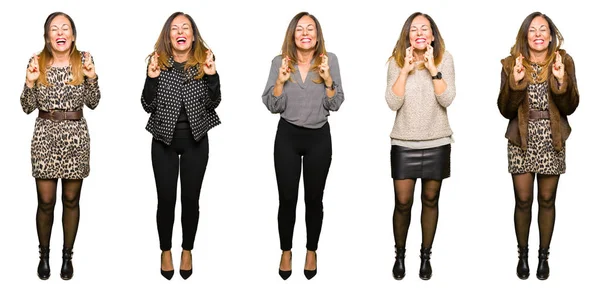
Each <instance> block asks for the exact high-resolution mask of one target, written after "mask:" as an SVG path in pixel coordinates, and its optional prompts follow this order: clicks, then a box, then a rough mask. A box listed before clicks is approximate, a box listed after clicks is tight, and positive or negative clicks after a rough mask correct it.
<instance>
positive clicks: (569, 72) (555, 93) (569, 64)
mask: <svg viewBox="0 0 600 292" xmlns="http://www.w3.org/2000/svg"><path fill="white" fill-rule="evenodd" d="M563 60H564V61H563V64H564V66H565V76H564V78H563V84H561V85H560V86H559V84H558V80H556V78H554V76H551V77H550V90H551V91H552V99H553V100H554V103H555V104H556V107H557V108H558V110H559V111H560V113H561V114H563V115H570V114H572V113H573V112H574V111H575V109H576V108H577V106H578V105H579V90H578V89H577V79H576V78H575V63H574V62H573V58H571V56H569V55H568V54H566V53H565V55H564V56H563Z"/></svg>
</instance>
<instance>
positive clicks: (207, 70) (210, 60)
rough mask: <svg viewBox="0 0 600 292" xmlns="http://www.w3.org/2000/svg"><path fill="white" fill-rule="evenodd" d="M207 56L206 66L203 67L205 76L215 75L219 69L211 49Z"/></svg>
mask: <svg viewBox="0 0 600 292" xmlns="http://www.w3.org/2000/svg"><path fill="white" fill-rule="evenodd" d="M206 54H207V55H206V60H205V61H204V66H202V69H203V70H204V74H206V75H215V74H216V73H217V67H216V66H215V60H214V55H213V52H212V51H211V50H210V49H209V50H208V51H206Z"/></svg>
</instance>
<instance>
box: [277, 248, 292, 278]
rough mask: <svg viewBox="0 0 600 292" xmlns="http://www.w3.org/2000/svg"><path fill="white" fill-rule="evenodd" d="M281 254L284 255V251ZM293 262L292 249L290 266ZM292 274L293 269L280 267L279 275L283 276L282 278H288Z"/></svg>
mask: <svg viewBox="0 0 600 292" xmlns="http://www.w3.org/2000/svg"><path fill="white" fill-rule="evenodd" d="M281 255H282V256H283V253H282V254H281ZM291 262H292V251H290V266H291ZM291 275H292V270H289V271H283V270H281V269H279V277H281V279H284V280H287V279H288V278H289V277H290V276H291Z"/></svg>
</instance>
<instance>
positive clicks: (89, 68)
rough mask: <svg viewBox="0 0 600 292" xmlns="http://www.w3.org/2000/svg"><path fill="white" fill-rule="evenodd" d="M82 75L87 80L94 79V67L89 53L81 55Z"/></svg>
mask: <svg viewBox="0 0 600 292" xmlns="http://www.w3.org/2000/svg"><path fill="white" fill-rule="evenodd" d="M82 67H83V75H85V77H87V78H89V79H94V78H96V66H94V63H93V62H92V56H91V55H90V53H89V52H85V53H84V55H83V66H82Z"/></svg>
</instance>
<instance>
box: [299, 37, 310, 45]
mask: <svg viewBox="0 0 600 292" xmlns="http://www.w3.org/2000/svg"><path fill="white" fill-rule="evenodd" d="M310 41H312V39H311V38H301V39H300V42H301V43H303V44H304V43H310Z"/></svg>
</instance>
